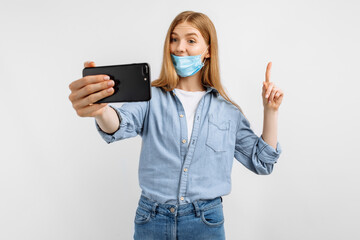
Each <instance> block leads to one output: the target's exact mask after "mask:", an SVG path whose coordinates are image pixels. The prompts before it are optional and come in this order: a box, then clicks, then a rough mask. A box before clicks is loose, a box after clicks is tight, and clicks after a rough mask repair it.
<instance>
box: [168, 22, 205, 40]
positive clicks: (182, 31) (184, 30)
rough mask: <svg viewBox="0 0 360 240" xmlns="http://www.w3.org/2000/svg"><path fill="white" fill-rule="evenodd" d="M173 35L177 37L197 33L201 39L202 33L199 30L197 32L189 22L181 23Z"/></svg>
mask: <svg viewBox="0 0 360 240" xmlns="http://www.w3.org/2000/svg"><path fill="white" fill-rule="evenodd" d="M172 33H173V34H177V35H187V34H190V33H195V34H196V35H197V36H198V37H201V33H200V32H199V30H197V29H196V28H194V27H193V26H192V25H191V24H189V23H187V22H183V23H179V24H178V25H176V27H175V28H174V30H173V31H172Z"/></svg>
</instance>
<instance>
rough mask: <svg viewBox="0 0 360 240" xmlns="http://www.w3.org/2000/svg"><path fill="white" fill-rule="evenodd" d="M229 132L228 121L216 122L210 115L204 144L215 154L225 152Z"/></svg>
mask: <svg viewBox="0 0 360 240" xmlns="http://www.w3.org/2000/svg"><path fill="white" fill-rule="evenodd" d="M229 130H230V121H229V120H227V121H224V120H222V121H221V120H217V119H214V118H213V116H212V115H210V116H209V118H208V132H207V138H206V143H205V144H206V145H207V146H208V147H210V148H211V149H212V150H214V151H215V152H225V151H226V149H227V148H228V142H229Z"/></svg>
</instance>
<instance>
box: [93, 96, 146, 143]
mask: <svg viewBox="0 0 360 240" xmlns="http://www.w3.org/2000/svg"><path fill="white" fill-rule="evenodd" d="M109 106H110V107H111V108H113V109H114V110H115V112H116V113H117V115H118V117H119V121H120V126H119V129H118V130H117V131H116V132H114V133H113V134H108V133H106V132H104V131H102V130H101V128H100V127H99V125H98V124H97V122H96V120H95V126H96V129H97V130H98V132H99V134H100V136H101V137H102V138H103V139H104V140H105V141H106V142H107V143H112V142H114V141H118V140H122V139H126V138H131V137H135V136H137V135H138V134H139V135H141V134H142V131H143V126H144V120H145V117H146V114H147V111H148V108H149V101H144V102H129V103H124V104H123V105H122V106H121V107H115V106H111V105H109Z"/></svg>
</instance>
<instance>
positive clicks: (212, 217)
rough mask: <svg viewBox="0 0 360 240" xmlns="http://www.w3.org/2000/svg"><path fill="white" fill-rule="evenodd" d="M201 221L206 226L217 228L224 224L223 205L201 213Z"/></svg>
mask: <svg viewBox="0 0 360 240" xmlns="http://www.w3.org/2000/svg"><path fill="white" fill-rule="evenodd" d="M201 220H202V221H203V222H204V223H205V224H206V225H208V226H211V227H217V226H220V225H221V224H223V223H224V221H225V219H224V213H223V205H222V204H219V205H217V206H215V207H212V208H210V209H207V210H205V211H201Z"/></svg>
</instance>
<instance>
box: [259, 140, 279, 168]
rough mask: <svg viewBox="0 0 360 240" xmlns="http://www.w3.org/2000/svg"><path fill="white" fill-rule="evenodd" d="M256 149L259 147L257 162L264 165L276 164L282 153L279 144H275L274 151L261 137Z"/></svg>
mask: <svg viewBox="0 0 360 240" xmlns="http://www.w3.org/2000/svg"><path fill="white" fill-rule="evenodd" d="M258 147H259V154H258V157H259V160H261V161H262V162H265V163H271V164H274V163H276V162H277V159H278V158H279V156H280V154H281V152H282V149H281V145H280V143H279V142H277V144H276V149H274V148H273V147H272V146H271V145H269V144H267V143H266V142H265V141H264V139H263V138H262V136H261V137H259V142H258Z"/></svg>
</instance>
